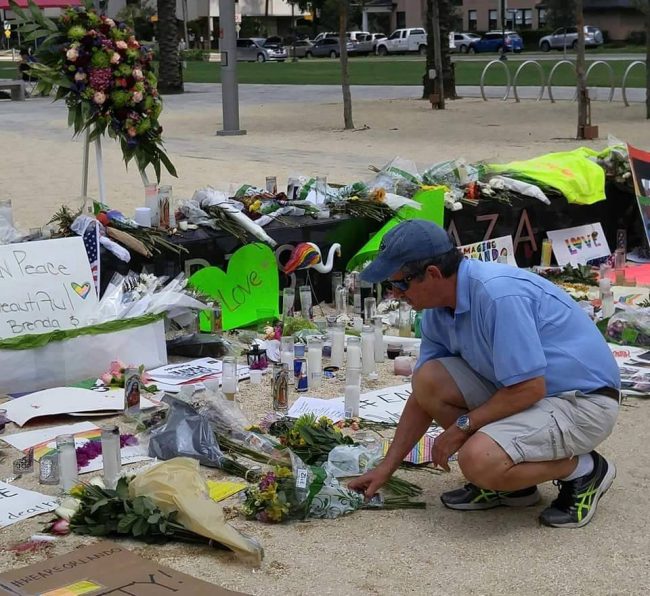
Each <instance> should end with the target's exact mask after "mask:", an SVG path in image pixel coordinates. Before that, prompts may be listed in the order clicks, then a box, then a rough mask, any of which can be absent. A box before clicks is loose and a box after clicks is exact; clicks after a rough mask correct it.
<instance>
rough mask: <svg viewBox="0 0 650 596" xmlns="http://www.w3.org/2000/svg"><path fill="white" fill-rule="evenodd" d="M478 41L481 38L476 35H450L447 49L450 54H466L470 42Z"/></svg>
mask: <svg viewBox="0 0 650 596" xmlns="http://www.w3.org/2000/svg"><path fill="white" fill-rule="evenodd" d="M479 39H481V36H480V35H477V34H476V33H450V34H449V49H450V50H451V51H452V52H460V53H461V54H467V51H468V50H469V46H470V45H471V44H472V42H475V41H478V40H479Z"/></svg>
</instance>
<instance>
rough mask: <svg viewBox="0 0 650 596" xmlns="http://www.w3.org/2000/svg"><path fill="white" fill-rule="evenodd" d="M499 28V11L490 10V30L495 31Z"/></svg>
mask: <svg viewBox="0 0 650 596" xmlns="http://www.w3.org/2000/svg"><path fill="white" fill-rule="evenodd" d="M498 26H499V11H498V10H488V29H490V30H494V29H496V28H497V27H498Z"/></svg>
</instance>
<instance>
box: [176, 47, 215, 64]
mask: <svg viewBox="0 0 650 596" xmlns="http://www.w3.org/2000/svg"><path fill="white" fill-rule="evenodd" d="M208 55H209V53H208V52H206V51H205V50H183V51H182V52H181V60H188V61H189V62H205V61H207V60H208Z"/></svg>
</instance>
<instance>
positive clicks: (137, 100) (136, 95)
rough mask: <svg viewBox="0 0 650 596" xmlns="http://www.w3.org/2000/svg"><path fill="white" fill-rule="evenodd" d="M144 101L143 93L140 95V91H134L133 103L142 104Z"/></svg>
mask: <svg viewBox="0 0 650 596" xmlns="http://www.w3.org/2000/svg"><path fill="white" fill-rule="evenodd" d="M142 99H143V97H142V93H140V92H139V91H134V92H133V102H134V103H140V102H141V101H142Z"/></svg>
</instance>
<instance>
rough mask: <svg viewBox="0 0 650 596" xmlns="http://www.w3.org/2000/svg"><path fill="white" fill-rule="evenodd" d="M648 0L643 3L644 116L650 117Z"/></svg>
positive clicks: (649, 9)
mask: <svg viewBox="0 0 650 596" xmlns="http://www.w3.org/2000/svg"><path fill="white" fill-rule="evenodd" d="M649 64H650V0H646V3H645V66H646V68H645V117H646V118H648V119H650V69H649V68H648V65H649Z"/></svg>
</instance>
